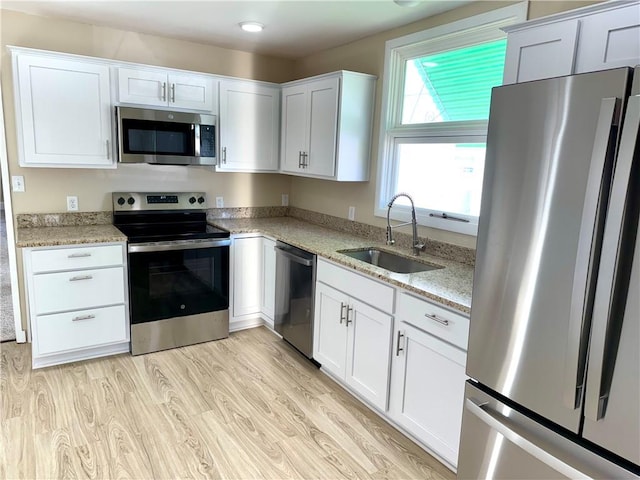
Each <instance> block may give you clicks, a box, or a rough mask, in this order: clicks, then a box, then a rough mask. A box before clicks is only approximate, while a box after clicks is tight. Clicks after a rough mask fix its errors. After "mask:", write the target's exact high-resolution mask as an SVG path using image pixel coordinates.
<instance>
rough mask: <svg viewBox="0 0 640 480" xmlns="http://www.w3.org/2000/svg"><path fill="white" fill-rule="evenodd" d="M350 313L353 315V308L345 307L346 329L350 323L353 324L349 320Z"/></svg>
mask: <svg viewBox="0 0 640 480" xmlns="http://www.w3.org/2000/svg"><path fill="white" fill-rule="evenodd" d="M350 313H353V307H347V322H346V323H347V327H348V326H349V324H350V323H353V320H349V316H350V315H349V314H350Z"/></svg>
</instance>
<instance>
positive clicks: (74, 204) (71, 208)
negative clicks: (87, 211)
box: [67, 195, 78, 212]
mask: <svg viewBox="0 0 640 480" xmlns="http://www.w3.org/2000/svg"><path fill="white" fill-rule="evenodd" d="M77 211H78V197H76V196H75V195H74V196H69V197H67V212H77Z"/></svg>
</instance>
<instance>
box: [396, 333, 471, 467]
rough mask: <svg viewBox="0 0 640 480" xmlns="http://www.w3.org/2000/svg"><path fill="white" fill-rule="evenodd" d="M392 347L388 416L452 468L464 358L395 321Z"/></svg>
mask: <svg viewBox="0 0 640 480" xmlns="http://www.w3.org/2000/svg"><path fill="white" fill-rule="evenodd" d="M397 335H400V338H398V336H397ZM396 347H397V348H396V351H395V352H394V357H393V372H392V385H391V405H390V407H391V408H390V410H391V418H392V419H393V420H394V421H395V422H396V423H398V424H399V425H401V426H402V427H404V428H406V429H407V431H409V432H410V433H412V434H413V435H415V437H416V438H418V439H419V440H421V441H422V443H424V444H425V445H426V446H428V447H429V448H431V449H432V450H433V451H434V452H436V453H437V454H438V455H440V456H441V457H442V458H444V459H445V460H447V461H448V462H449V463H450V464H451V465H453V466H455V465H456V463H457V461H458V443H459V440H460V427H461V425H462V409H463V402H464V382H465V380H466V377H465V361H466V354H465V353H464V352H463V351H462V350H459V349H457V348H455V347H453V346H451V345H449V344H448V343H445V342H443V341H442V340H440V339H438V338H436V337H433V336H431V335H429V334H428V333H425V332H423V331H422V330H419V329H417V328H414V327H412V326H411V325H409V324H407V323H405V322H399V332H396Z"/></svg>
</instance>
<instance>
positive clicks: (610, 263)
mask: <svg viewBox="0 0 640 480" xmlns="http://www.w3.org/2000/svg"><path fill="white" fill-rule="evenodd" d="M639 129H640V95H635V96H632V97H629V100H628V102H627V112H626V114H625V120H624V124H623V126H622V135H621V136H620V146H619V148H618V158H617V160H616V166H615V172H614V174H613V183H612V187H611V198H610V201H609V207H608V210H607V219H606V223H605V227H604V237H603V240H602V254H601V257H600V267H599V269H598V283H597V286H596V294H595V300H594V302H593V314H592V320H591V338H590V340H589V368H588V369H587V386H586V389H585V390H586V396H585V401H584V415H585V417H587V418H588V419H590V420H592V421H594V422H595V421H598V420H600V419H601V418H603V417H604V416H605V415H606V409H607V400H608V398H609V393H610V391H611V383H612V379H613V378H612V373H611V372H613V368H612V362H615V357H616V355H615V353H614V352H615V351H616V349H617V345H618V342H619V341H620V333H619V332H620V327H619V324H617V322H621V321H622V320H623V318H624V316H623V315H622V314H621V308H620V305H622V304H624V300H625V298H624V293H623V292H624V291H625V289H628V288H629V286H630V285H629V277H627V275H629V273H627V272H626V269H627V268H629V263H631V262H630V261H629V258H630V257H629V256H627V255H628V254H627V253H626V252H625V248H624V247H622V245H625V244H628V243H631V242H628V241H625V240H629V239H628V238H627V239H625V238H624V237H625V236H627V237H628V236H629V233H628V230H629V229H628V228H627V226H626V223H627V222H628V221H629V220H628V217H629V213H628V211H629V205H630V203H631V202H633V195H635V191H634V190H633V183H632V182H633V181H634V180H633V178H634V177H633V176H632V171H633V169H634V168H635V165H634V162H635V160H636V159H637V155H638V150H637V148H638V147H637V144H638V143H637V142H638V136H639V135H640V133H639V131H638V130H639ZM632 243H635V241H634V242H632ZM635 254H636V255H637V254H638V252H636V253H635ZM625 277H626V278H625ZM637 294H638V292H633V291H631V290H630V289H629V291H628V293H627V294H626V295H627V302H628V301H629V299H630V298H631V296H633V295H637ZM627 320H631V321H634V319H632V318H629V316H627ZM635 321H637V319H635Z"/></svg>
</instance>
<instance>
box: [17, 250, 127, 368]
mask: <svg viewBox="0 0 640 480" xmlns="http://www.w3.org/2000/svg"><path fill="white" fill-rule="evenodd" d="M23 260H24V266H25V269H24V274H25V285H26V290H27V300H28V303H27V304H28V311H29V318H30V328H31V341H32V364H33V368H38V367H45V366H49V365H57V364H60V363H67V362H72V361H77V360H84V359H89V358H95V357H100V356H104V355H111V354H115V353H122V352H128V351H129V308H128V299H127V288H126V285H127V281H126V278H127V269H126V246H125V244H124V243H118V244H105V245H103V244H91V245H81V246H77V245H74V246H72V247H47V248H27V249H25V250H24V251H23Z"/></svg>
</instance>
